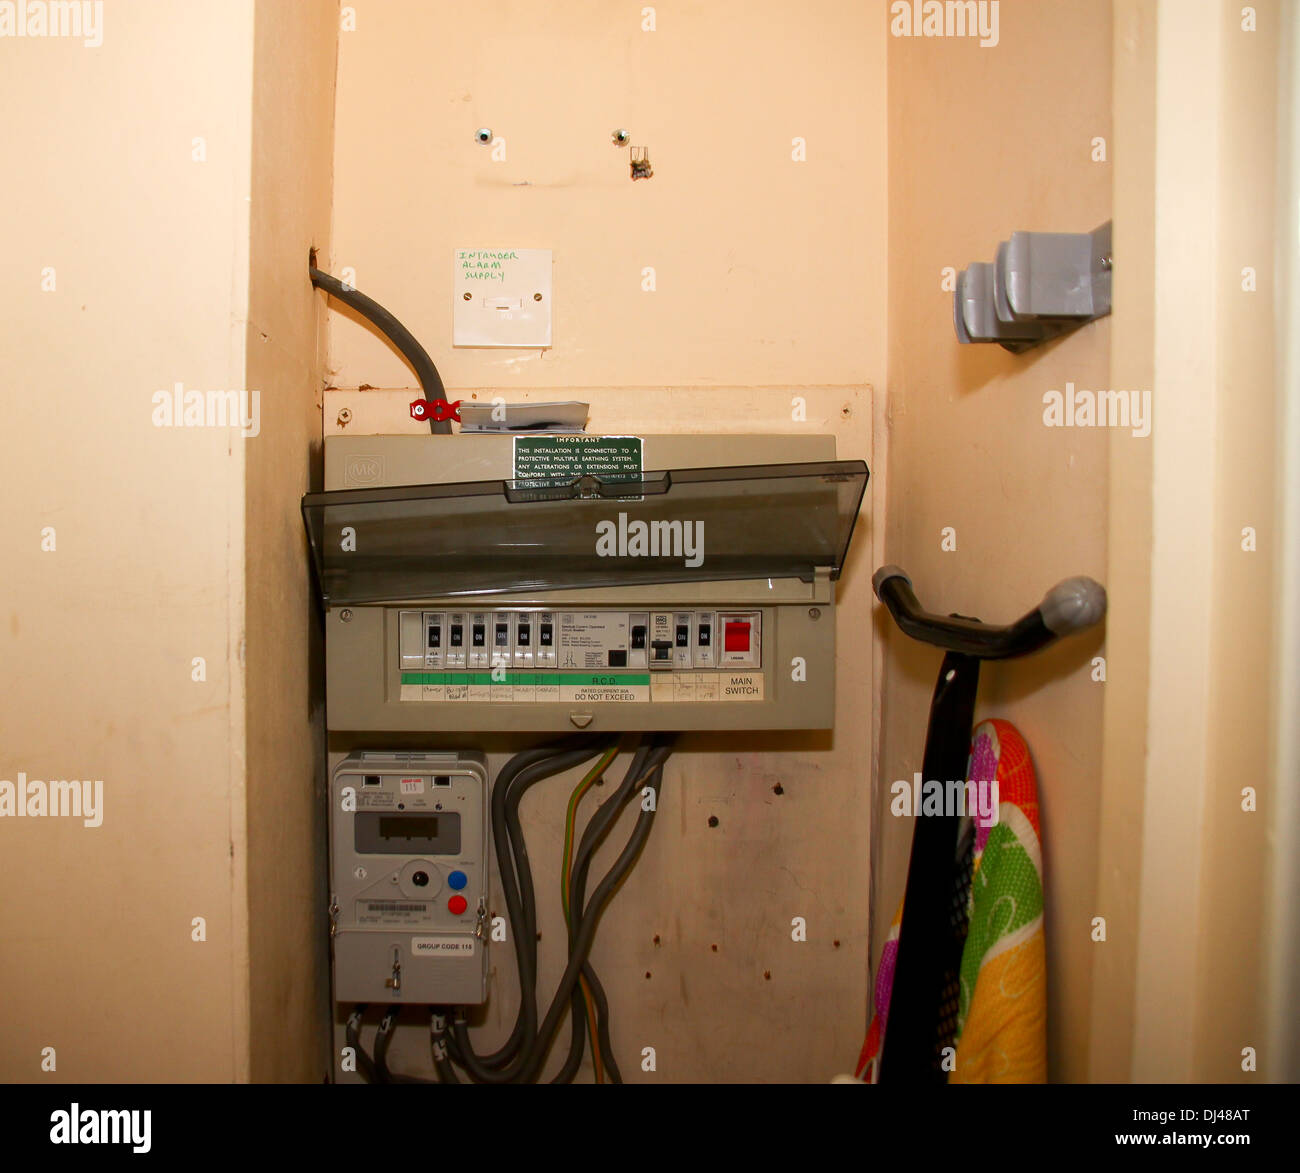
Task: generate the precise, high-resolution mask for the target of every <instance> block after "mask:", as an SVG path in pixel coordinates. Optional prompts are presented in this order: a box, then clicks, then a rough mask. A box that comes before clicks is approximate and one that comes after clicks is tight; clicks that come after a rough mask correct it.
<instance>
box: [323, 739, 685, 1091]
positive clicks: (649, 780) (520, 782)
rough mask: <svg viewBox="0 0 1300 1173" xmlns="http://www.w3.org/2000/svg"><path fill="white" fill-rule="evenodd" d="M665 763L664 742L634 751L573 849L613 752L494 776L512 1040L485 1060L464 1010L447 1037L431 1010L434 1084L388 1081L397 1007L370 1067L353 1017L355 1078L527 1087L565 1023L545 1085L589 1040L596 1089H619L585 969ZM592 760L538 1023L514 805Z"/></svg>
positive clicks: (561, 752) (649, 821)
mask: <svg viewBox="0 0 1300 1173" xmlns="http://www.w3.org/2000/svg"><path fill="white" fill-rule="evenodd" d="M670 753H671V743H670V740H669V739H668V738H665V737H657V738H655V739H654V740H652V741H651V742H650V743H649V744H642V745H641V746H639V747H638V748H637V750H636V752H635V753H634V754H633V756H632V761H631V764H630V765H629V766H628V769H627V772H626V773H625V774H624V776H623V781H622V783H621V784H620V785H619V787H618V789H617V790H616V791H615V792H614V793H613V794H612V795H611V796H610V797H609V798H608V799H607V800H606V801H605V802H603V803H602V804H601V805H600V806H599V807H598V808H597V809H596V812H595V813H594V814H593V815H592V817H591V819H590V821H589V822H588V824H587V826H586V829H585V830H584V831H583V833H582V838H581V839H580V840H579V842H578V847H577V850H576V851H573V852H572V860H570V851H571V848H572V843H573V825H574V819H575V816H576V813H577V807H578V804H579V802H580V801H581V799H582V797H583V795H584V794H586V792H587V791H588V790H589V789H590V788H591V787H592V786H593V785H594V784H595V783H596V782H597V781H598V780H599V779H600V777H601V776H602V775H603V774H604V772H605V770H606V769H607V768H608V767H609V765H610V764H611V763H612V762H613V760H614V758H615V757H616V756H617V754H618V746H617V743H614V744H607V745H600V744H598V743H593V742H590V741H588V742H585V743H584V744H582V745H580V746H578V747H575V748H567V747H559V746H550V747H543V748H539V749H530V750H525V751H524V752H523V753H519V754H516V755H515V756H514V757H513V758H511V759H510V760H509V761H508V762H507V763H506V764H505V766H503V767H502V769H501V772H500V773H499V774H498V775H497V778H496V782H495V783H494V785H493V788H492V837H493V843H494V845H495V848H496V858H497V867H498V869H499V870H500V873H501V885H502V888H503V889H504V891H505V899H506V912H507V915H508V917H509V920H510V925H511V929H512V931H513V934H514V944H515V963H516V965H517V967H518V970H519V991H520V998H519V1010H518V1013H517V1014H516V1016H515V1023H514V1027H513V1029H512V1030H511V1032H510V1037H509V1038H508V1039H507V1040H506V1042H505V1043H504V1045H503V1046H502V1047H500V1048H499V1049H498V1050H497V1051H494V1052H493V1053H492V1054H489V1055H478V1054H476V1053H475V1052H474V1048H473V1045H472V1043H471V1041H470V1037H469V1023H468V1019H467V1017H466V1014H465V1011H464V1009H463V1008H456V1010H455V1012H454V1014H453V1016H452V1020H451V1027H450V1031H449V1030H448V1023H447V1016H446V1012H445V1009H444V1008H441V1007H434V1008H433V1010H432V1014H431V1018H430V1047H431V1050H432V1053H433V1061H434V1069H435V1071H436V1072H437V1074H438V1080H437V1081H433V1080H424V1079H417V1078H415V1077H413V1076H404V1075H400V1074H396V1073H393V1072H391V1071H389V1069H388V1065H387V1054H388V1045H389V1043H390V1042H391V1039H392V1031H393V1029H394V1027H395V1024H396V1018H397V1013H398V1009H399V1008H398V1007H397V1006H391V1007H389V1008H388V1009H387V1010H386V1012H385V1014H384V1017H383V1019H382V1020H381V1022H380V1026H379V1031H378V1033H377V1035H376V1037H375V1054H374V1058H373V1059H371V1058H370V1057H369V1056H368V1055H366V1054H365V1052H364V1050H363V1048H362V1047H361V1044H360V1022H361V1015H362V1013H363V1012H364V1010H365V1007H357V1008H356V1009H355V1010H354V1011H353V1013H352V1014H351V1015H350V1016H349V1018H348V1023H347V1040H348V1045H349V1046H351V1047H353V1048H355V1050H356V1053H357V1056H358V1067H359V1070H360V1072H361V1074H362V1075H363V1076H364V1077H365V1078H367V1079H369V1080H372V1081H376V1082H382V1083H387V1082H393V1083H430V1082H443V1083H459V1082H460V1078H459V1076H458V1074H457V1072H456V1067H455V1065H456V1064H458V1065H459V1066H460V1067H462V1068H464V1069H465V1071H466V1073H467V1074H468V1075H469V1077H470V1079H472V1080H473V1081H475V1082H477V1083H533V1082H536V1080H537V1079H538V1077H539V1076H540V1074H541V1070H542V1067H543V1066H544V1065H545V1063H546V1058H547V1055H549V1053H550V1050H551V1047H552V1045H553V1044H554V1041H555V1035H556V1032H557V1030H558V1029H559V1026H560V1022H561V1020H562V1019H563V1017H564V1015H565V1013H566V1012H570V1013H571V1015H572V1022H571V1030H570V1035H569V1053H568V1056H567V1057H566V1058H565V1061H564V1064H563V1066H562V1067H561V1068H560V1070H559V1072H558V1073H557V1074H556V1075H555V1077H554V1078H553V1079H552V1080H551V1082H552V1083H571V1082H572V1081H573V1078H574V1076H575V1075H576V1074H577V1072H578V1068H579V1067H580V1065H581V1063H582V1056H583V1052H584V1050H585V1046H586V1040H587V1037H588V1036H589V1035H590V1036H591V1037H592V1058H593V1061H594V1063H595V1067H596V1073H597V1079H598V1080H601V1079H603V1078H606V1077H607V1078H608V1079H609V1081H610V1082H612V1083H622V1076H621V1075H620V1073H619V1069H618V1064H617V1062H616V1061H615V1059H614V1054H613V1047H612V1046H611V1043H610V1034H609V1003H608V1001H607V1000H606V997H605V991H604V989H603V987H602V986H601V984H600V980H599V978H598V977H597V976H596V971H595V969H594V968H593V967H592V965H591V962H590V961H589V960H588V958H589V955H590V953H591V946H592V942H593V941H594V939H595V936H596V928H597V925H598V924H599V921H600V917H601V914H602V913H603V912H604V910H605V907H606V906H607V905H608V904H609V901H610V899H611V898H612V897H613V894H614V892H615V891H616V890H617V889H618V886H619V885H620V884H621V883H622V882H623V880H624V878H625V877H626V876H627V874H628V873H629V872H630V871H631V870H632V868H633V866H634V865H635V863H636V860H637V857H638V856H639V855H640V852H641V849H642V847H643V846H644V845H645V841H646V839H647V838H648V837H649V834H650V828H651V826H652V825H653V823H654V818H655V813H656V808H657V806H658V795H659V789H660V786H661V785H662V783H663V765H664V762H665V761H666V760H667V758H668V756H669V754H670ZM597 754H599V757H598V759H597V761H596V762H595V764H594V765H593V766H592V767H591V769H589V770H588V772H587V773H586V775H584V777H583V779H582V780H581V781H580V782H579V783H578V786H577V787H576V788H575V790H574V792H573V795H572V797H571V798H570V800H569V807H568V812H567V817H566V823H565V842H564V864H563V874H562V876H561V899H562V901H563V905H564V914H565V920H566V923H567V925H568V937H569V939H568V953H569V961H568V965H567V966H566V967H565V970H564V974H563V976H562V977H561V978H560V982H559V986H558V987H557V989H556V991H555V994H554V996H553V998H552V999H551V1004H550V1006H549V1008H548V1009H547V1012H546V1015H545V1017H544V1018H543V1019H542V1020H541V1022H540V1024H539V1022H538V1008H537V902H536V896H535V892H534V888H533V876H532V869H531V868H530V866H529V863H528V848H527V845H526V843H525V840H524V833H523V827H522V826H521V825H520V822H519V803H520V800H521V799H522V798H523V796H524V794H525V793H526V792H527V791H528V790H529V789H530V788H531V787H532V786H534V785H536V784H537V783H538V782H541V781H543V780H544V779H546V778H550V777H553V776H554V775H556V774H559V773H563V772H564V771H566V770H570V769H572V768H574V767H575V766H578V765H581V764H582V763H583V762H586V761H588V760H589V759H591V758H592V757H594V756H596V755H597ZM642 788H644V789H646V790H649V791H651V792H652V793H653V796H654V801H652V802H643V803H642V804H641V812H640V814H639V815H638V817H637V820H636V825H635V826H634V827H633V829H632V833H631V835H630V836H629V837H628V841H627V844H626V846H625V847H624V848H623V850H622V852H621V853H620V854H619V856H618V858H617V859H616V860H615V861H614V863H613V865H612V866H611V867H610V869H609V871H608V872H607V873H606V874H605V875H604V876H603V877H602V878H601V880H600V882H599V883H598V884H597V885H596V887H595V889H594V890H593V892H592V895H591V898H590V900H588V899H587V897H586V890H587V880H588V874H589V872H590V869H591V860H592V857H593V855H594V854H595V852H596V850H597V849H598V848H599V847H600V845H601V844H602V843H603V842H604V841H605V838H606V837H607V836H608V834H609V831H610V828H611V827H612V826H613V825H614V822H615V820H616V819H617V818H618V816H619V815H620V814H621V813H622V811H623V809H624V808H625V807H626V806H627V804H628V803H629V802H630V801H631V800H632V798H633V796H634V795H636V794H638V793H640V792H641V790H642Z"/></svg>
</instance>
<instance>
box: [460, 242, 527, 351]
mask: <svg viewBox="0 0 1300 1173" xmlns="http://www.w3.org/2000/svg"><path fill="white" fill-rule="evenodd" d="M454 263H455V272H454V274H453V278H452V290H453V294H452V296H453V298H454V302H453V313H452V345H453V346H515V347H548V346H550V345H551V250H550V249H549V248H458V249H457V250H456V259H455V262H454Z"/></svg>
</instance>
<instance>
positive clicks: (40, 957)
mask: <svg viewBox="0 0 1300 1173" xmlns="http://www.w3.org/2000/svg"><path fill="white" fill-rule="evenodd" d="M336 27H337V12H336V11H335V6H334V5H333V4H329V3H327V4H324V5H316V6H314V7H312V8H308V7H307V6H303V5H298V4H296V3H292V2H291V0H259V2H258V3H256V4H254V3H253V2H252V0H239V2H236V3H228V4H223V5H220V6H212V5H175V4H172V3H167V2H164V0H136V2H134V3H132V4H129V5H125V4H123V5H118V4H114V5H105V6H104V26H103V44H102V46H100V47H98V48H87V47H85V46H83V45H82V44H81V43H80V42H76V41H68V40H55V39H50V40H36V39H28V40H19V39H6V40H4V41H3V42H0V95H3V97H4V105H5V108H6V110H7V111H9V116H7V117H6V118H5V120H4V124H3V127H2V128H0V151H3V154H4V157H5V158H6V159H7V160H10V162H11V164H12V165H13V166H14V168H15V170H16V172H20V173H21V174H22V175H23V182H21V183H18V182H10V183H6V184H5V185H4V186H3V191H2V192H0V221H2V222H4V223H5V224H8V225H10V226H14V225H22V226H23V230H22V231H20V232H10V233H9V234H8V236H7V239H6V248H5V257H4V265H5V278H6V280H5V281H4V283H3V285H0V318H2V320H3V321H4V322H5V323H6V345H5V346H3V347H2V348H0V373H2V374H3V382H4V385H5V387H6V388H8V389H9V390H10V393H9V394H8V396H7V400H6V408H7V415H6V433H5V434H6V437H7V443H6V446H5V459H4V472H3V474H2V475H3V493H4V497H5V502H6V509H5V510H4V513H3V517H2V518H0V542H3V546H4V549H5V550H6V551H8V553H9V561H8V563H7V565H6V575H5V580H6V585H5V590H4V592H3V596H2V597H0V601H2V602H3V609H4V615H3V623H0V662H3V663H4V665H5V669H6V671H5V673H4V677H3V681H4V683H3V688H4V696H3V704H0V779H8V780H11V781H12V780H16V778H17V776H18V774H19V772H24V773H26V774H27V775H28V776H29V777H33V778H40V779H50V778H77V779H83V778H86V779H92V780H93V779H102V781H103V793H104V800H103V823H102V826H100V827H98V828H88V827H85V826H83V825H82V824H81V823H80V822H79V821H77V820H72V819H43V820H41V819H22V820H19V819H12V818H4V819H0V854H3V857H4V859H5V861H6V876H7V884H8V889H7V897H6V900H5V901H4V903H3V907H0V941H2V942H3V948H0V1000H2V1001H3V1003H4V1006H5V1016H4V1017H5V1023H6V1031H5V1042H4V1045H3V1047H2V1048H0V1079H4V1080H14V1081H31V1082H37V1081H56V1080H67V1081H74V1082H95V1081H109V1080H112V1081H117V1080H121V1081H133V1080H142V1081H157V1082H173V1081H187V1080H230V1079H245V1078H249V1077H250V1076H251V1077H253V1078H301V1079H311V1080H318V1079H319V1078H320V1077H321V1075H322V1074H323V1070H324V1064H325V1062H326V1060H325V1057H324V1055H323V1047H322V1045H321V1040H320V1029H319V1024H320V1016H321V1014H322V1013H324V1001H325V995H324V974H325V968H324V956H323V949H322V947H321V938H320V933H319V921H320V917H319V915H318V913H319V909H320V899H319V891H318V890H319V889H320V888H321V887H322V885H321V884H320V883H318V882H313V881H314V879H318V877H314V876H313V872H312V862H313V860H314V858H315V856H316V852H317V848H318V846H319V835H318V833H317V827H316V824H315V823H314V821H313V818H314V813H315V810H316V809H317V807H316V804H315V802H314V795H313V774H314V762H315V757H316V754H317V750H316V742H315V741H314V739H313V726H312V724H311V713H310V710H309V691H308V687H307V678H306V674H307V669H308V662H307V649H308V647H309V646H310V641H309V638H308V633H309V631H310V630H311V629H312V627H313V624H312V623H311V621H310V620H311V614H312V613H311V601H310V593H309V582H308V579H307V577H306V568H305V566H304V563H303V558H302V544H303V543H302V534H301V523H300V522H299V520H298V516H297V507H296V506H297V499H298V495H299V493H300V492H301V491H302V489H303V488H305V487H306V486H307V484H308V464H309V460H310V455H311V452H312V444H313V441H314V440H315V439H316V438H317V437H318V435H319V418H320V417H319V398H318V393H319V390H320V387H321V364H320V357H319V348H318V344H317V338H316V330H317V316H318V314H322V313H323V308H322V307H321V306H320V305H319V298H317V297H315V296H314V295H313V293H312V290H311V288H310V284H309V282H308V281H307V279H306V273H305V266H306V259H307V251H308V248H309V247H310V245H311V244H312V243H313V242H315V243H320V244H325V243H326V236H327V233H328V226H329V170H330V143H331V123H330V117H329V112H330V110H331V108H332V102H333V97H332V91H333V75H334V60H335V48H334V46H335V41H336V32H335V30H336ZM196 47H201V49H202V51H201V52H196V51H195V49H196ZM23 111H26V112H27V113H26V114H24V113H21V112H23ZM47 267H48V268H49V269H52V270H53V273H52V276H51V275H50V274H49V273H46V269H47ZM43 282H44V284H45V285H49V284H51V282H52V283H53V287H52V288H51V289H49V290H48V291H45V290H43ZM178 383H179V384H183V386H184V387H185V388H186V389H193V390H199V391H218V390H228V389H239V390H242V389H245V388H252V389H254V390H257V391H259V392H260V394H261V399H260V419H259V431H258V434H257V435H256V436H250V437H249V438H247V439H245V438H243V437H242V436H241V434H240V431H239V430H237V429H236V430H232V429H230V428H226V427H177V428H168V427H156V426H154V423H153V413H154V409H155V405H154V402H153V395H154V393H155V392H156V391H158V390H160V389H165V390H168V391H170V390H171V389H172V388H173V387H174V385H176V384H178ZM250 430H251V429H250ZM45 527H52V528H53V530H54V539H53V540H54V543H55V544H54V548H53V549H52V550H48V551H46V550H43V549H42V534H43V531H44V530H45ZM195 657H202V658H203V660H204V661H205V668H206V679H203V680H200V681H196V680H194V679H193V675H194V668H193V660H194V658H195ZM246 679H247V692H246ZM246 711H247V714H248V715H247V718H246V716H245V714H246ZM248 803H253V804H256V806H257V811H256V812H255V813H254V815H253V817H251V818H248V819H247V820H246V813H247V812H246V804H248ZM268 811H269V812H272V817H270V818H268V817H267V812H268ZM194 917H202V918H204V920H205V922H206V940H204V941H203V942H197V941H194V940H193V939H192V928H191V924H192V918H194ZM160 1011H161V1013H162V1018H161V1019H160V1018H159V1013H160ZM156 1022H162V1023H163V1025H164V1028H165V1033H164V1034H163V1035H159V1034H158V1033H157V1031H154V1030H151V1029H150V1028H149V1026H148V1024H150V1023H156ZM250 1032H251V1034H250ZM44 1048H53V1049H54V1052H55V1064H56V1065H55V1067H54V1068H53V1070H50V1069H48V1066H47V1067H46V1068H43V1067H42V1057H43V1056H42V1052H43V1049H44Z"/></svg>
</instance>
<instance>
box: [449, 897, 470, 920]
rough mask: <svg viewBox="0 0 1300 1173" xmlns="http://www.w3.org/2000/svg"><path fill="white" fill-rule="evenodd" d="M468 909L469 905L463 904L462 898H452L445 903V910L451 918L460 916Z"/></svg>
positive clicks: (463, 899)
mask: <svg viewBox="0 0 1300 1173" xmlns="http://www.w3.org/2000/svg"><path fill="white" fill-rule="evenodd" d="M468 907H469V905H467V904H466V903H465V897H464V896H453V897H452V898H451V899H450V900H448V901H447V909H448V911H449V912H450V913H451V915H452V916H460V914H461V913H462V912H464V911H465V909H466V908H468Z"/></svg>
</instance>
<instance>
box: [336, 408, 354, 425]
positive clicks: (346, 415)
mask: <svg viewBox="0 0 1300 1173" xmlns="http://www.w3.org/2000/svg"><path fill="white" fill-rule="evenodd" d="M351 422H352V408H350V407H344V408H342V409H340V411H339V427H341V428H346V427H347V426H348V424H350V423H351Z"/></svg>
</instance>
